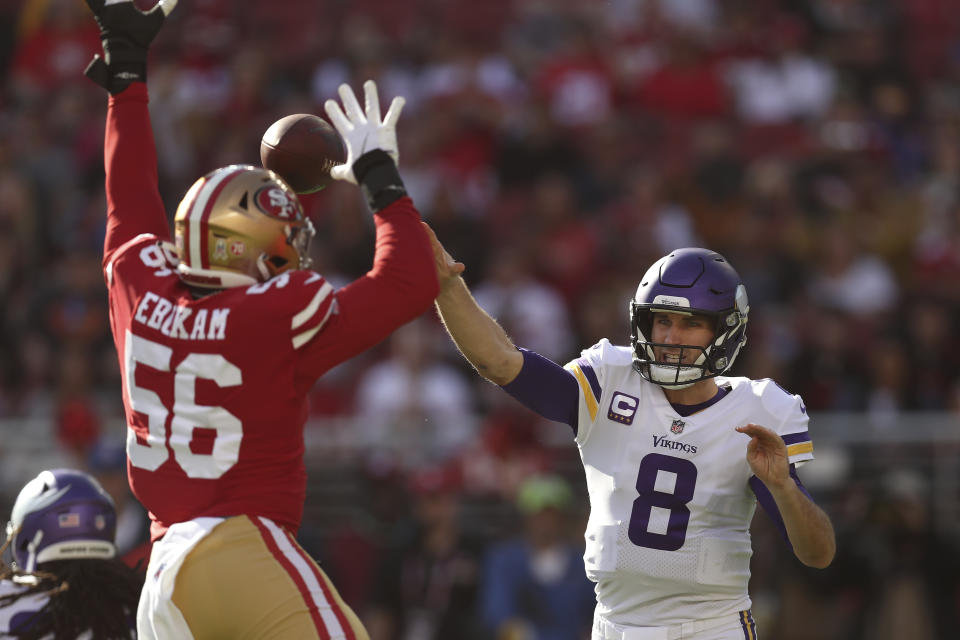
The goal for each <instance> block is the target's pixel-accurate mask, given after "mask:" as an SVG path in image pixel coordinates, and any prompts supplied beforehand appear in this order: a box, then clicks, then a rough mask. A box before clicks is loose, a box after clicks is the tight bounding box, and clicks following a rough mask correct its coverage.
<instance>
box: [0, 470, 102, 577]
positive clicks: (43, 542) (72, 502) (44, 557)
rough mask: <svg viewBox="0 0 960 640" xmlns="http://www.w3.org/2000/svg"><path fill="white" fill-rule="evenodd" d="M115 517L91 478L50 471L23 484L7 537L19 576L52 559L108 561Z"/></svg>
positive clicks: (75, 472) (66, 472)
mask: <svg viewBox="0 0 960 640" xmlns="http://www.w3.org/2000/svg"><path fill="white" fill-rule="evenodd" d="M116 530H117V516H116V510H115V508H114V505H113V499H112V498H110V496H109V495H108V494H107V492H106V491H104V490H103V487H101V486H100V483H99V482H97V481H96V479H94V478H93V477H92V476H90V475H87V474H86V473H83V472H81V471H74V470H72V469H52V470H47V471H42V472H40V474H39V475H38V476H37V477H36V478H34V479H33V480H31V481H30V482H28V483H27V484H26V485H24V487H23V489H21V490H20V494H19V495H18V496H17V500H16V502H15V503H14V505H13V512H12V513H11V515H10V522H8V523H7V538H8V539H10V540H11V549H12V551H13V559H14V562H16V564H17V568H18V569H19V570H21V571H24V572H28V573H29V572H32V571H35V570H36V568H37V565H39V564H43V563H44V562H50V561H53V560H74V559H79V558H112V557H113V556H114V555H115V554H116V548H115V547H114V535H115V533H116Z"/></svg>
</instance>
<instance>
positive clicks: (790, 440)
mask: <svg viewBox="0 0 960 640" xmlns="http://www.w3.org/2000/svg"><path fill="white" fill-rule="evenodd" d="M782 437H783V441H784V442H786V443H787V446H790V445H791V444H797V443H798V442H809V441H810V432H809V431H801V432H800V433H788V434H787V435H785V436H782Z"/></svg>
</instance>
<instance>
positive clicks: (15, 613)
mask: <svg viewBox="0 0 960 640" xmlns="http://www.w3.org/2000/svg"><path fill="white" fill-rule="evenodd" d="M26 590H27V587H26V586H24V585H21V584H18V583H16V582H14V581H12V580H0V596H11V595H13V594H15V593H22V592H24V591H26ZM46 604H47V596H46V595H44V594H34V595H29V596H23V597H21V598H18V599H17V600H14V601H12V602H10V603H9V604H7V605H5V606H2V607H0V637H4V638H5V637H7V634H9V633H10V630H11V628H12V627H14V625H16V626H20V625H22V624H24V622H25V621H26V620H29V619H30V618H32V617H33V616H34V615H36V612H37V611H40V609H43V607H45V606H46Z"/></svg>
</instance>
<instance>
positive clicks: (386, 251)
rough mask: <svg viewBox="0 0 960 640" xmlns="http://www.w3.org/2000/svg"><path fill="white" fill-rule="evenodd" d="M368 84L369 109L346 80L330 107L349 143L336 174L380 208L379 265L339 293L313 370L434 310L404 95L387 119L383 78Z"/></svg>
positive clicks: (309, 368) (309, 367) (315, 349)
mask: <svg viewBox="0 0 960 640" xmlns="http://www.w3.org/2000/svg"><path fill="white" fill-rule="evenodd" d="M363 89H364V107H363V108H361V107H360V104H359V102H358V101H357V98H356V96H355V95H354V93H353V90H352V89H350V87H349V86H348V85H345V84H344V85H341V86H340V88H339V93H340V99H341V100H342V102H343V107H342V108H341V106H340V105H339V104H337V103H336V102H335V101H333V100H328V101H327V102H326V103H325V104H324V107H325V109H326V112H327V115H328V116H329V117H330V121H331V122H332V123H333V126H334V127H336V129H337V131H338V132H339V133H340V136H341V137H342V138H343V141H344V144H345V146H346V148H347V159H346V162H344V163H343V164H342V165H338V166H336V167H334V168H333V169H332V170H331V172H330V174H331V176H333V177H334V178H335V179H337V180H343V181H346V182H350V183H352V184H356V185H358V186H359V187H360V189H361V191H362V192H363V194H364V196H366V199H367V203H368V204H369V206H370V209H371V210H372V211H373V212H374V222H375V224H376V227H377V240H376V251H375V253H374V258H373V268H372V269H371V270H370V271H368V272H367V273H366V274H365V275H363V276H362V277H360V278H358V279H357V280H355V281H353V282H351V283H350V284H348V285H347V286H345V287H343V288H342V289H340V290H339V291H338V292H337V317H336V318H335V319H334V320H333V321H331V323H330V325H329V328H328V329H325V331H324V333H325V338H326V339H324V340H318V341H316V342H315V343H314V344H312V345H311V346H310V347H309V350H308V352H307V355H308V357H307V358H306V359H305V362H304V364H303V367H304V369H303V370H304V372H305V373H307V374H309V375H312V376H316V375H319V374H321V373H322V372H323V371H325V370H326V369H328V368H329V367H331V366H333V365H334V364H337V363H339V362H342V361H343V360H346V359H347V358H350V357H352V356H354V355H356V354H357V353H359V352H361V351H363V350H365V349H367V348H369V347H371V346H373V345H374V344H376V343H378V342H380V341H381V340H383V339H384V338H385V337H386V336H387V335H389V334H390V333H391V332H392V331H393V330H394V329H396V328H398V327H399V326H401V325H402V324H404V323H406V322H409V321H410V320H412V319H413V318H415V317H417V316H418V315H420V314H421V313H423V312H424V311H426V310H427V309H429V308H430V305H431V304H432V303H433V299H434V297H436V295H437V275H436V272H435V270H434V268H433V258H432V253H431V250H430V243H429V240H428V239H427V234H426V229H425V228H424V226H423V224H422V223H421V221H420V214H419V212H418V211H417V210H416V208H415V207H414V206H413V201H412V200H411V199H410V198H409V197H408V196H407V193H406V189H405V188H404V186H403V181H402V180H401V178H400V173H399V170H398V168H397V162H398V160H399V157H400V154H399V148H398V146H397V135H396V124H397V120H398V119H399V117H400V112H401V111H402V109H403V104H404V99H403V98H402V97H400V96H397V97H395V98H394V99H393V101H392V102H391V104H390V108H389V109H388V110H387V113H386V114H385V115H383V116H382V117H381V115H380V102H379V96H378V94H377V85H376V83H375V82H373V81H372V80H368V81H366V82H365V83H364V85H363Z"/></svg>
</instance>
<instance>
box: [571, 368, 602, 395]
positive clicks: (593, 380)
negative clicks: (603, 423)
mask: <svg viewBox="0 0 960 640" xmlns="http://www.w3.org/2000/svg"><path fill="white" fill-rule="evenodd" d="M575 364H576V365H577V366H578V367H580V371H583V375H584V376H585V377H586V378H587V382H589V383H590V389H591V390H592V391H593V397H594V398H595V399H596V400H597V402H600V396H601V395H602V394H603V389H601V388H600V380H598V379H597V372H596V371H594V370H593V365H592V364H590V362H589V361H588V360H587V359H586V358H577V360H576V361H575Z"/></svg>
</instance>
